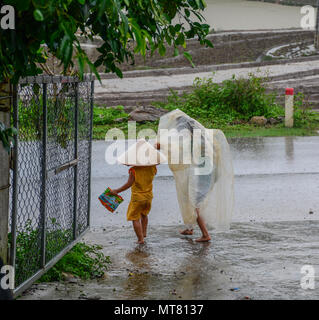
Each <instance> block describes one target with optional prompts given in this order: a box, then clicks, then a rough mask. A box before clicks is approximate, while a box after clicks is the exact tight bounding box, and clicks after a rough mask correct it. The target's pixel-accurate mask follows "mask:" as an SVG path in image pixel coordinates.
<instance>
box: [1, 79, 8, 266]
mask: <svg viewBox="0 0 319 320" xmlns="http://www.w3.org/2000/svg"><path fill="white" fill-rule="evenodd" d="M0 97H7V98H6V99H0V121H1V122H3V123H4V124H5V125H6V126H7V127H9V126H10V108H11V98H10V85H9V83H0ZM8 219H9V155H8V153H7V152H6V150H5V149H4V148H3V145H2V142H0V257H1V258H2V259H3V261H4V263H5V264H6V263H7V262H8V261H7V258H8V256H7V253H8Z"/></svg>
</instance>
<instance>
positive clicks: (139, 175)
mask: <svg viewBox="0 0 319 320" xmlns="http://www.w3.org/2000/svg"><path fill="white" fill-rule="evenodd" d="M134 147H135V149H134ZM143 148H144V149H143ZM139 149H143V150H142V154H143V156H144V153H145V150H147V149H148V150H147V151H148V153H149V154H151V155H153V158H152V157H151V158H152V159H143V161H141V162H142V163H143V164H148V165H140V162H138V161H137V162H135V165H134V164H133V162H134V161H133V162H132V161H128V160H127V153H126V154H124V155H123V156H122V157H119V161H120V162H122V163H123V164H125V165H129V166H132V167H131V168H130V169H129V178H128V180H127V182H126V183H125V184H124V185H123V186H122V187H120V188H118V189H113V190H111V194H113V195H115V194H118V193H120V192H123V191H125V190H127V189H129V188H131V191H132V194H131V201H130V204H129V206H128V209H127V220H128V221H132V223H133V228H134V231H135V233H136V236H137V239H138V243H139V244H143V243H144V238H145V237H146V235H147V225H148V214H149V212H150V211H151V207H152V200H153V179H154V177H155V175H156V173H157V169H156V165H157V164H160V163H161V162H164V161H166V158H165V157H164V156H163V155H162V154H160V153H159V151H157V150H156V149H155V148H154V147H153V146H151V145H150V144H149V143H148V142H146V141H145V140H138V142H137V144H136V146H135V145H134V146H133V151H134V152H137V153H138V152H139ZM131 151H132V150H131ZM127 152H130V151H127ZM146 153H147V152H146ZM154 156H155V157H154ZM155 158H156V159H155ZM164 158H165V159H164ZM154 159H155V160H156V161H155V160H154ZM136 164H137V165H136Z"/></svg>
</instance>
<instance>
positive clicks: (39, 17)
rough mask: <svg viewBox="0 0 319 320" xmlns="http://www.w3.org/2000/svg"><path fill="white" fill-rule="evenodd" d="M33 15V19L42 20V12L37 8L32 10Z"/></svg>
mask: <svg viewBox="0 0 319 320" xmlns="http://www.w3.org/2000/svg"><path fill="white" fill-rule="evenodd" d="M33 16H34V19H35V20H37V21H43V20H44V17H43V14H42V12H41V10H39V9H36V10H34V11H33Z"/></svg>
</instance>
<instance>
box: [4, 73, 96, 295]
mask: <svg viewBox="0 0 319 320" xmlns="http://www.w3.org/2000/svg"><path fill="white" fill-rule="evenodd" d="M93 87H94V82H93V79H92V78H91V77H87V78H85V79H84V81H83V82H79V81H78V80H77V79H75V78H70V77H63V78H61V77H48V76H45V77H30V78H27V79H24V80H23V81H21V82H20V84H19V86H18V88H17V98H18V99H17V102H16V103H15V105H14V113H13V114H14V118H15V121H14V124H15V125H16V126H17V127H18V128H19V135H18V138H17V141H16V142H17V143H16V147H15V154H14V168H13V170H12V188H11V199H12V203H11V211H12V216H11V217H12V219H11V226H10V228H11V229H10V230H11V232H10V235H9V239H10V245H11V263H12V265H14V266H15V270H16V284H15V285H16V290H15V291H16V292H17V291H21V290H22V289H25V288H26V287H27V286H28V285H30V284H31V283H32V282H33V281H34V280H36V279H37V278H38V277H39V276H40V275H41V274H42V273H43V271H44V269H47V268H48V267H49V266H52V265H53V263H54V262H55V261H57V260H58V259H59V258H60V257H61V256H62V254H63V253H64V252H66V250H68V249H69V248H70V247H71V246H72V244H73V243H75V240H76V239H77V238H78V237H79V236H80V235H81V234H82V233H83V232H84V231H85V230H86V229H87V228H88V226H89V207H90V205H89V202H90V167H91V138H92V133H91V130H92V108H93Z"/></svg>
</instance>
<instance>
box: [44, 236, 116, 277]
mask: <svg viewBox="0 0 319 320" xmlns="http://www.w3.org/2000/svg"><path fill="white" fill-rule="evenodd" d="M101 249H102V247H101V246H97V245H87V244H85V243H83V242H80V243H77V244H76V245H75V246H74V247H73V248H72V249H71V250H70V251H69V252H68V253H67V254H66V255H65V256H64V257H63V258H62V259H61V260H59V261H58V262H57V263H56V264H55V265H54V266H53V267H52V268H51V269H50V270H49V271H48V272H47V273H45V274H44V275H43V276H42V277H41V278H40V280H39V281H40V282H50V281H60V280H61V279H62V273H63V272H68V273H71V274H72V275H74V276H77V277H79V278H81V279H84V280H86V279H92V278H96V277H101V276H102V275H103V274H104V272H105V270H107V267H108V264H109V263H111V261H110V257H108V256H105V255H104V254H103V253H102V252H101V251H100V250H101Z"/></svg>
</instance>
